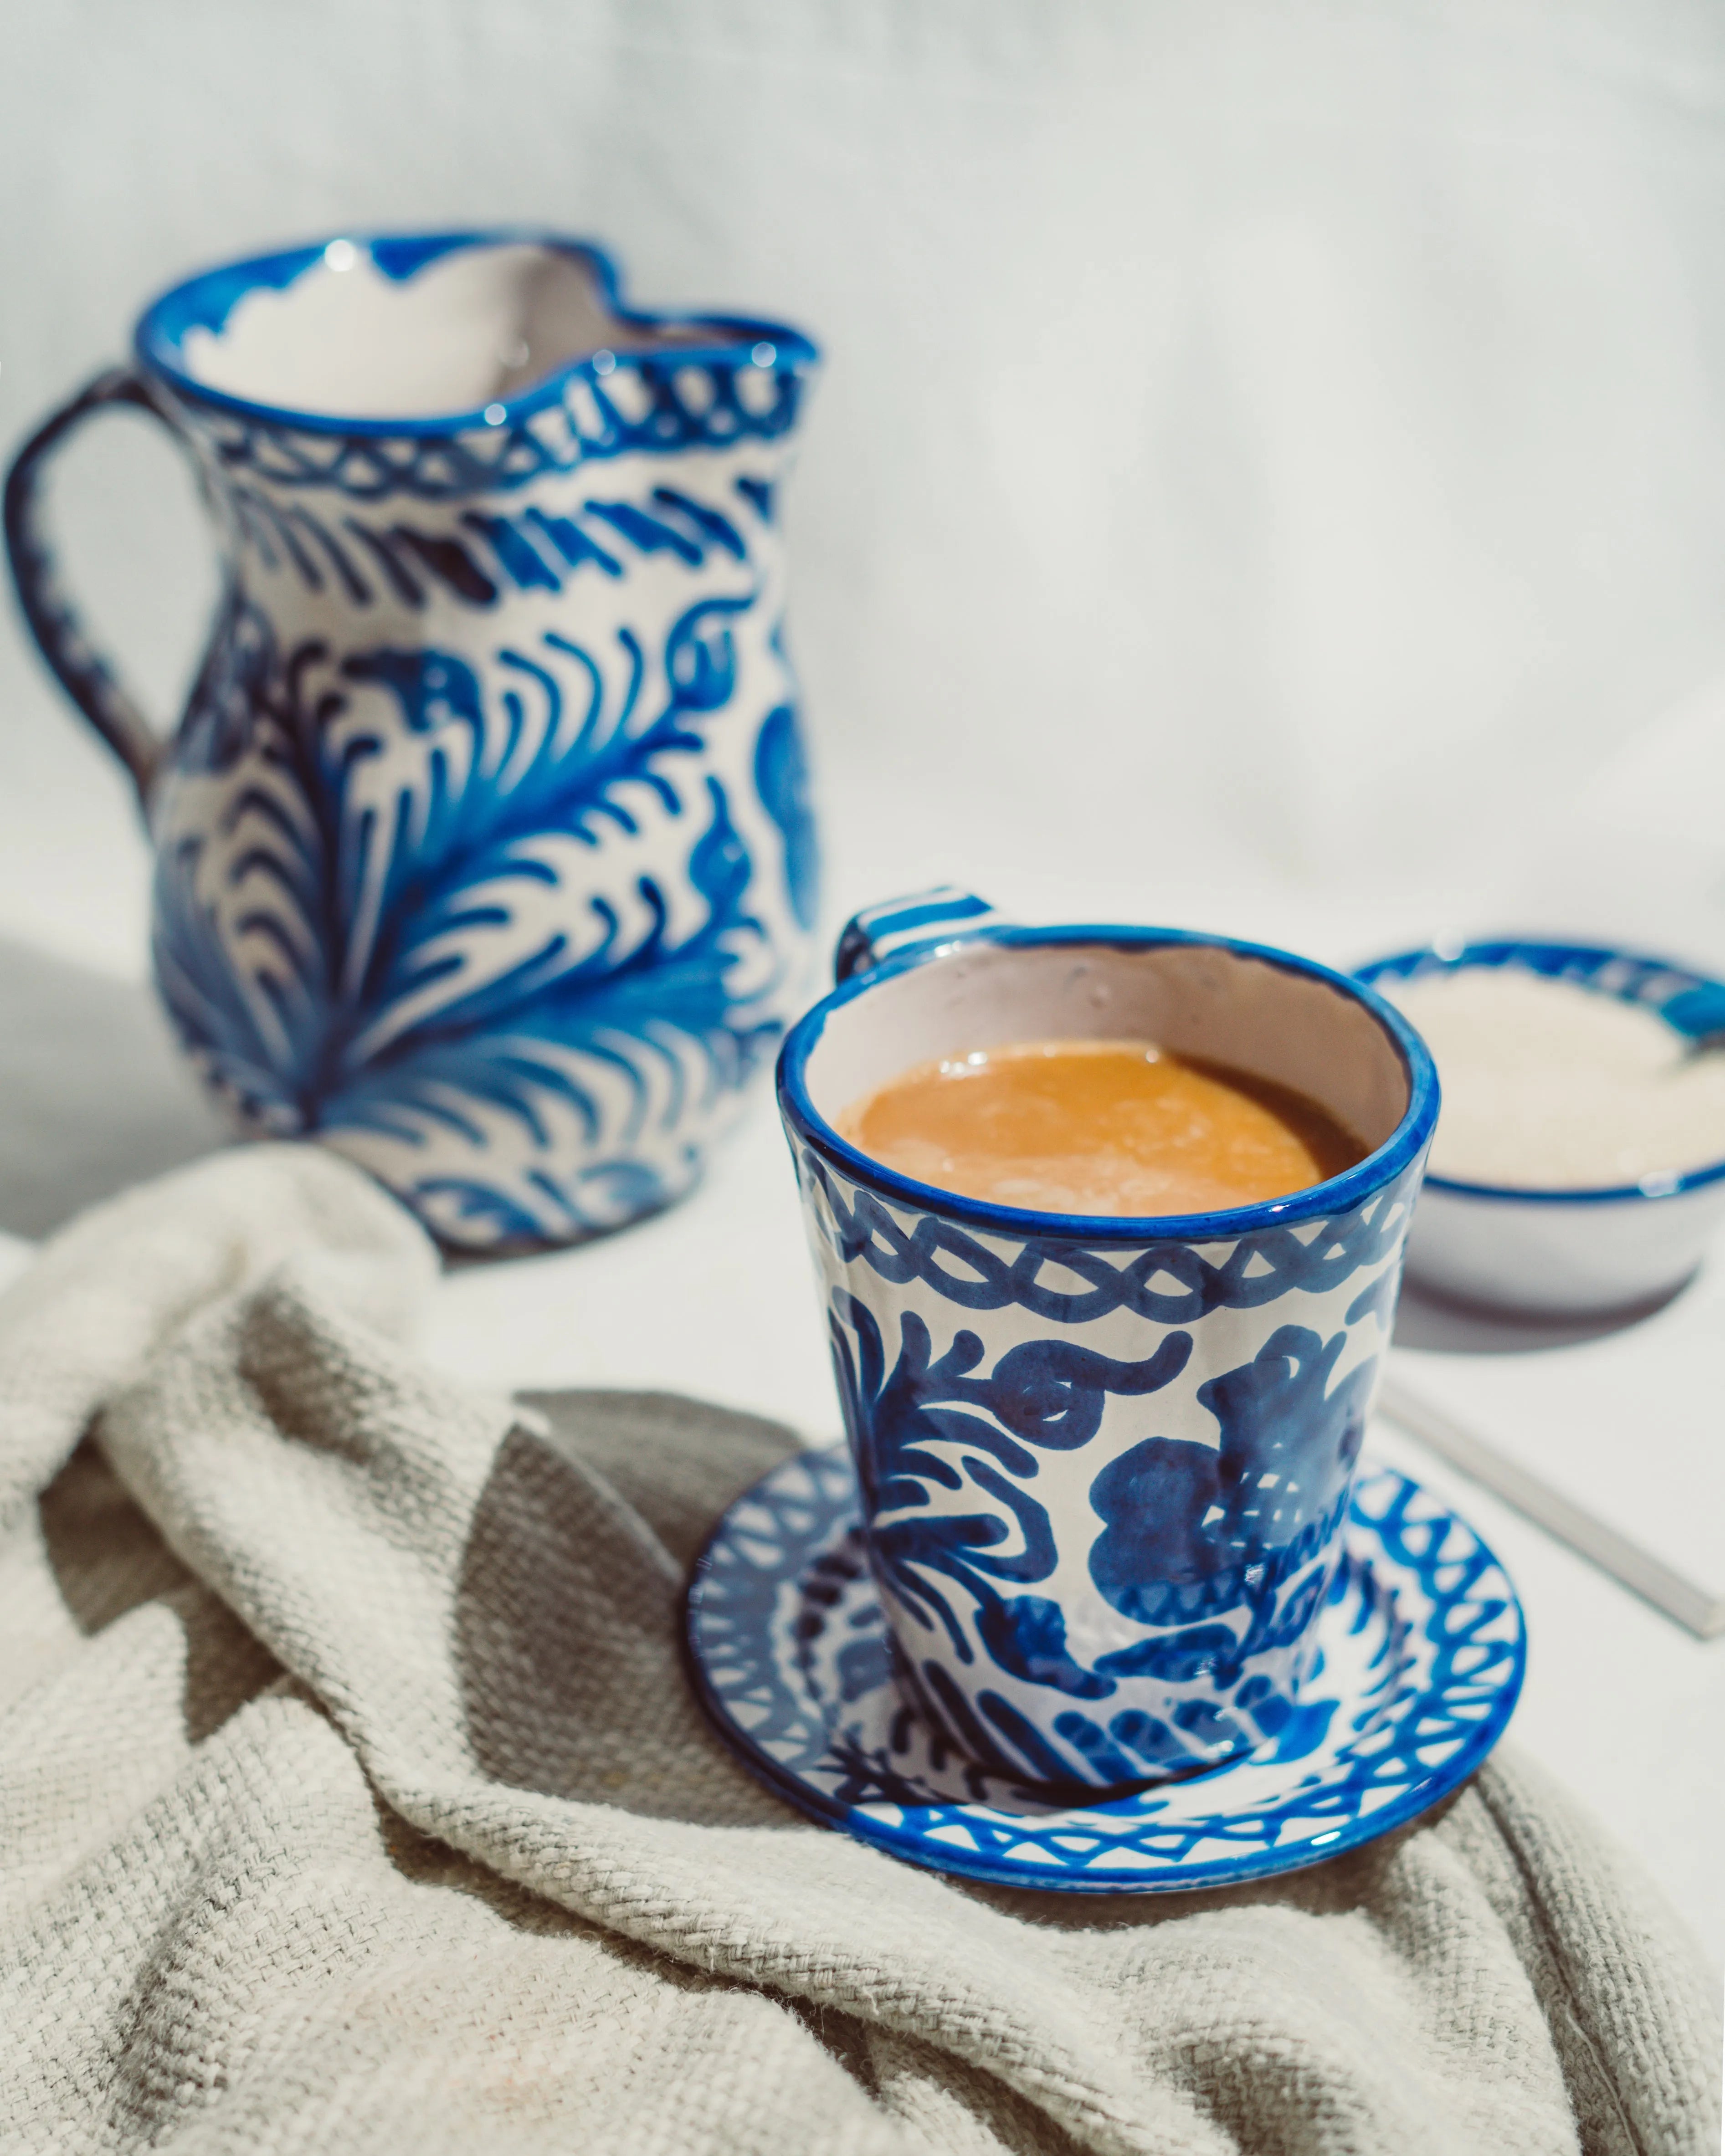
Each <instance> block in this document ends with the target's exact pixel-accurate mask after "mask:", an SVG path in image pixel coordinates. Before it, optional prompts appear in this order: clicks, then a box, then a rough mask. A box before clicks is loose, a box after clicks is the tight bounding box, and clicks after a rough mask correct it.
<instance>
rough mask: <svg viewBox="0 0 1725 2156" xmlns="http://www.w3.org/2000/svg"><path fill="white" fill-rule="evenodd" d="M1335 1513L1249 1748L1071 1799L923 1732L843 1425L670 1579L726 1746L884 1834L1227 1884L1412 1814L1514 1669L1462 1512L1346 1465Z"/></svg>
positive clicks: (991, 1855)
mask: <svg viewBox="0 0 1725 2156" xmlns="http://www.w3.org/2000/svg"><path fill="white" fill-rule="evenodd" d="M1345 1537H1346V1553H1345V1555H1344V1558H1343V1563H1342V1565H1341V1567H1340V1568H1339V1569H1338V1571H1337V1577H1336V1581H1335V1584H1334V1586H1333V1588H1332V1590H1331V1593H1330V1596H1329V1599H1328V1601H1327V1604H1326V1605H1325V1607H1324V1609H1323V1610H1322V1613H1321V1614H1320V1616H1319V1618H1318V1644H1319V1652H1318V1655H1317V1661H1316V1664H1315V1666H1314V1668H1313V1671H1312V1676H1310V1677H1309V1678H1308V1679H1307V1681H1306V1683H1305V1685H1304V1686H1302V1688H1301V1694H1300V1702H1299V1704H1298V1706H1297V1707H1289V1706H1288V1704H1287V1703H1286V1702H1285V1701H1276V1702H1266V1713H1264V1714H1260V1716H1259V1717H1257V1727H1258V1730H1259V1733H1260V1736H1261V1737H1262V1738H1263V1740H1264V1741H1263V1742H1262V1743H1260V1745H1259V1746H1258V1747H1257V1748H1256V1749H1255V1750H1254V1751H1251V1752H1249V1753H1244V1754H1242V1755H1241V1756H1240V1758H1237V1759H1234V1760H1231V1761H1230V1762H1229V1763H1227V1764H1226V1765H1224V1766H1221V1767H1215V1768H1210V1769H1209V1771H1207V1772H1205V1773H1202V1774H1194V1775H1191V1776H1189V1777H1188V1778H1187V1779H1183V1780H1181V1781H1178V1782H1160V1783H1158V1784H1154V1785H1153V1786H1151V1787H1148V1788H1146V1789H1141V1790H1139V1791H1137V1792H1135V1793H1131V1794H1125V1795H1121V1796H1115V1797H1109V1796H1106V1795H1104V1794H1101V1793H1098V1796H1097V1798H1096V1800H1094V1801H1086V1802H1084V1803H1082V1804H1078V1805H1076V1806H1070V1807H1064V1808H1063V1807H1061V1806H1060V1805H1058V1804H1052V1803H1050V1802H1049V1801H1048V1800H1047V1799H1046V1797H1045V1796H1044V1797H1042V1798H1040V1799H1039V1797H1038V1796H1037V1794H1035V1793H1034V1792H1033V1791H1029V1790H1026V1789H1024V1788H1021V1787H1019V1786H1016V1785H1014V1784H1009V1783H1006V1782H1004V1781H1001V1780H999V1779H995V1778H992V1777H990V1776H988V1775H987V1774H984V1773H983V1771H982V1770H981V1769H980V1768H977V1767H975V1766H973V1765H972V1764H970V1763H968V1761H966V1760H965V1759H963V1758H959V1757H957V1756H956V1755H955V1754H954V1753H952V1751H951V1750H950V1749H947V1748H942V1746H940V1745H939V1744H938V1743H937V1742H935V1741H932V1739H931V1736H930V1733H929V1732H928V1731H927V1729H926V1728H925V1727H924V1726H923V1725H922V1722H920V1721H919V1720H918V1718H917V1717H916V1713H915V1712H914V1711H913V1709H912V1708H911V1707H909V1706H908V1705H907V1704H906V1701H905V1700H904V1698H903V1697H901V1694H900V1692H899V1690H898V1687H897V1686H896V1683H895V1682H894V1680H893V1676H892V1671H891V1664H890V1662H889V1660H888V1655H887V1644H886V1637H887V1635H886V1620H885V1618H884V1616H883V1614H882V1613H881V1609H880V1598H879V1595H878V1594H877V1592H876V1590H875V1584H874V1580H873V1578H872V1576H871V1574H870V1571H869V1568H868V1565H867V1563H866V1561H865V1558H864V1555H863V1548H862V1537H861V1530H860V1524H859V1518H858V1511H857V1498H856V1484H855V1477H854V1475H853V1472H852V1469H851V1466H850V1456H849V1454H848V1453H847V1452H846V1451H845V1449H844V1448H843V1447H842V1446H835V1447H834V1448H832V1449H831V1450H820V1451H814V1452H804V1453H799V1454H798V1455H795V1456H793V1458H791V1459H789V1460H785V1461H784V1462H783V1464H782V1465H781V1466H778V1467H776V1468H774V1469H773V1472H772V1473H771V1474H770V1475H768V1476H764V1477H763V1478H762V1480H761V1481H759V1482H757V1484H756V1485H755V1486H754V1488H753V1489H752V1490H750V1491H747V1492H746V1493H745V1494H744V1495H743V1496H741V1497H739V1498H738V1499H737V1501H736V1503H735V1504H733V1505H732V1507H731V1509H730V1510H729V1512H726V1514H725V1516H724V1517H723V1518H722V1519H721V1521H720V1522H719V1524H718V1526H717V1527H716V1529H715V1530H714V1532H713V1534H712V1537H711V1540H710V1541H709V1542H708V1543H707V1546H706V1549H705V1550H704V1551H703V1553H701V1558H700V1559H699V1561H698V1562H697V1563H696V1568H695V1573H694V1577H693V1578H692V1580H691V1584H690V1589H689V1604H688V1627H689V1645H690V1649H691V1657H692V1662H693V1666H694V1670H695V1672H696V1680H697V1682H698V1685H699V1688H700V1690H701V1695H702V1697H703V1700H704V1702H705V1704H706V1707H707V1710H708V1712H710V1713H711V1716H712V1717H713V1719H714V1721H715V1722H716V1724H717V1726H718V1728H719V1731H720V1732H721V1735H722V1736H724V1737H725V1738H726V1739H727V1740H728V1741H729V1742H730V1743H732V1744H733V1745H734V1746H735V1747H736V1748H737V1750H738V1751H739V1752H740V1753H742V1757H743V1758H744V1760H745V1761H746V1762H747V1764H748V1765H749V1766H750V1767H751V1768H753V1770H754V1771H755V1772H756V1773H757V1774H759V1775H760V1776H761V1777H762V1779H764V1780H766V1781H767V1782H768V1783H769V1784H771V1785H772V1786H773V1789H776V1790H778V1793H779V1794H780V1795H781V1796H783V1797H786V1798H788V1799H789V1800H790V1801H791V1803H793V1804H796V1805H798V1806H799V1807H800V1808H801V1809H803V1811H805V1812H809V1813H812V1814H813V1815H814V1817H815V1818H817V1819H819V1820H824V1821H826V1822H827V1824H829V1825H832V1826H838V1827H843V1828H844V1829H845V1831H846V1832H847V1833H850V1834H854V1835H859V1836H860V1838H861V1839H862V1840H865V1841H872V1842H876V1843H878V1844H879V1845H880V1847H882V1848H883V1849H888V1850H891V1851H892V1853H893V1855H894V1856H901V1857H904V1858H906V1859H907V1860H908V1861H910V1862H911V1863H913V1864H925V1865H929V1866H933V1867H934V1868H935V1869H936V1870H937V1871H955V1872H960V1873H963V1874H964V1875H965V1876H968V1877H970V1878H973V1879H991V1880H996V1881H1002V1882H1004V1883H1006V1884H1009V1885H1011V1886H1049V1887H1057V1888H1060V1889H1063V1890H1065V1891H1067V1892H1081V1893H1082V1892H1098V1893H1100V1892H1122V1891H1126V1892H1140V1893H1142V1892H1150V1891H1154V1890H1157V1889H1160V1888H1173V1887H1189V1886H1226V1885H1229V1884H1231V1883H1232V1882H1234V1881H1238V1880H1244V1879H1257V1878H1262V1877H1264V1876H1266V1875H1267V1874H1269V1873H1271V1872H1276V1871H1294V1870H1296V1869H1297V1868H1298V1867H1299V1866H1301V1865H1306V1864H1317V1863H1320V1862H1322V1860H1323V1859H1324V1858H1326V1857H1329V1856H1336V1855H1337V1854H1338V1853H1339V1852H1340V1851H1343V1850H1345V1849H1352V1848H1354V1847H1357V1846H1358V1845H1359V1844H1360V1843H1361V1842H1364V1841H1370V1840H1373V1838H1374V1837H1375V1836H1376V1835H1381V1834H1386V1833H1388V1832H1389V1830H1390V1829H1391V1828H1393V1827H1398V1826H1400V1825H1404V1823H1405V1822H1406V1821H1407V1820H1410V1819H1413V1818H1414V1817H1415V1816H1416V1815H1417V1814H1419V1813H1420V1812H1422V1811H1424V1810H1425V1809H1426V1808H1427V1807H1428V1806H1429V1805H1430V1804H1435V1802H1436V1801H1437V1799H1439V1798H1440V1797H1441V1796H1443V1795H1444V1794H1445V1793H1446V1792H1447V1791H1449V1790H1450V1789H1454V1788H1455V1785H1456V1784H1458V1783H1460V1782H1461V1781H1463V1780H1465V1779H1466V1777H1467V1776H1468V1775H1469V1774H1471V1773H1472V1772H1473V1770H1474V1768H1476V1767H1477V1766H1478V1765H1479V1763H1480V1762H1481V1760H1482V1759H1483V1758H1485V1756H1486V1753H1488V1752H1489V1751H1490V1750H1491V1747H1492V1746H1493V1745H1494V1744H1495V1743H1497V1739H1498V1738H1499V1737H1500V1736H1501V1735H1502V1732H1503V1728H1504V1725H1505V1724H1506V1723H1507V1722H1508V1720H1509V1717H1510V1712H1511V1710H1512V1708H1513V1707H1514V1705H1515V1702H1516V1695H1517V1692H1518V1691H1520V1690H1521V1685H1522V1670H1523V1667H1524V1665H1525V1661H1526V1635H1525V1631H1524V1627H1523V1625H1522V1611H1521V1605H1520V1604H1519V1603H1518V1602H1517V1599H1516V1594H1515V1589H1514V1588H1513V1587H1512V1585H1511V1584H1510V1582H1509V1578H1508V1576H1507V1573H1505V1572H1504V1570H1503V1568H1502V1565H1500V1564H1499V1563H1498V1562H1497V1558H1495V1557H1493V1555H1492V1554H1491V1551H1490V1550H1489V1549H1487V1548H1486V1546H1485V1544H1484V1543H1482V1542H1481V1540H1480V1538H1479V1537H1478V1536H1477V1535H1476V1534H1475V1532H1473V1530H1472V1528H1471V1527H1469V1526H1468V1525H1467V1524H1466V1522H1465V1521H1463V1520H1461V1519H1459V1518H1458V1517H1456V1516H1455V1513H1453V1512H1450V1511H1448V1510H1447V1509H1446V1508H1445V1507H1444V1506H1442V1505H1441V1504H1440V1503H1439V1502H1438V1501H1437V1500H1436V1499H1435V1497H1433V1496H1431V1495H1430V1493H1429V1492H1428V1491H1425V1490H1423V1489H1421V1488H1420V1486H1419V1484H1418V1483H1416V1482H1413V1481H1409V1479H1408V1477H1407V1476H1404V1475H1400V1474H1398V1473H1396V1472H1395V1471H1394V1470H1393V1469H1390V1468H1382V1467H1379V1468H1373V1467H1371V1466H1368V1467H1367V1468H1366V1469H1364V1470H1363V1471H1362V1473H1361V1475H1360V1477H1359V1481H1358V1484H1357V1485H1356V1487H1355V1492H1354V1498H1353V1510H1352V1512H1351V1515H1350V1517H1349V1520H1348V1527H1347V1528H1346V1530H1345ZM1268 1715H1273V1716H1274V1717H1275V1721H1274V1726H1266V1716H1268Z"/></svg>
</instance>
